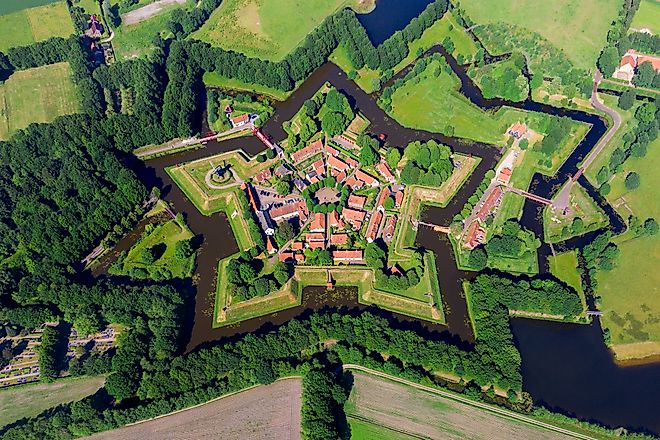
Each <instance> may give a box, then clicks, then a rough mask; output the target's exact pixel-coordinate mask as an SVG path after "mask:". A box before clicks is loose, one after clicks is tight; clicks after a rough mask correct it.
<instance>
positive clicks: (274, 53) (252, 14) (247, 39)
mask: <svg viewBox="0 0 660 440" xmlns="http://www.w3.org/2000/svg"><path fill="white" fill-rule="evenodd" d="M373 4H374V3H373V0H305V1H303V0H225V1H224V2H223V3H222V5H221V6H220V7H219V8H218V9H216V10H215V11H214V12H213V14H211V17H210V18H209V19H208V20H207V22H206V23H205V24H204V26H202V27H201V28H200V29H199V30H198V31H196V32H194V33H193V34H192V38H195V39H198V40H202V41H206V42H208V43H210V44H212V45H214V46H219V47H222V48H224V49H227V50H229V49H231V50H235V51H237V52H241V53H243V54H245V55H247V56H251V57H258V58H262V59H268V60H272V61H279V60H281V59H283V58H284V57H285V56H286V55H287V54H288V53H289V52H291V51H292V50H293V49H295V48H296V46H298V44H300V42H301V41H302V40H303V39H304V38H305V36H306V35H307V34H308V33H310V32H311V31H312V30H313V29H314V28H315V27H316V26H318V24H319V23H321V22H322V21H323V19H324V18H326V17H327V16H329V15H332V14H333V13H334V12H335V11H337V10H339V9H341V8H343V7H346V6H350V7H352V8H353V9H355V10H356V11H358V12H361V11H368V10H370V9H371V8H372V7H373Z"/></svg>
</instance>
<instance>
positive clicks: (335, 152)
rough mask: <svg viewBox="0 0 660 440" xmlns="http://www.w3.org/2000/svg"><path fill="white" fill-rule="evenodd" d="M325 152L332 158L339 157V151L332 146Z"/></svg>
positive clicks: (327, 146)
mask: <svg viewBox="0 0 660 440" xmlns="http://www.w3.org/2000/svg"><path fill="white" fill-rule="evenodd" d="M325 152H326V153H328V154H329V155H330V156H334V157H337V156H339V150H337V149H336V148H332V147H331V146H330V145H326V146H325Z"/></svg>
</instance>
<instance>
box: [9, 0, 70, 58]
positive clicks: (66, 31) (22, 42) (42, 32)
mask: <svg viewBox="0 0 660 440" xmlns="http://www.w3.org/2000/svg"><path fill="white" fill-rule="evenodd" d="M4 3H5V2H4V1H3V2H0V14H4V15H0V51H3V52H6V51H7V49H9V48H11V47H16V46H28V45H30V44H33V43H36V42H38V41H44V40H47V39H49V38H51V37H68V36H69V35H71V34H73V33H74V32H75V29H74V28H73V21H72V20H71V16H70V15H69V10H68V9H67V6H66V2H64V1H58V2H55V3H53V2H45V1H43V0H42V1H33V2H31V3H28V4H32V3H34V4H35V5H39V4H40V5H42V6H35V7H33V8H28V9H25V7H26V6H22V8H21V9H20V10H19V9H15V10H14V11H13V12H11V9H9V8H7V9H5V7H6V6H5V5H4ZM46 3H48V4H46ZM12 4H13V2H9V5H8V6H9V7H11V6H12ZM23 4H24V2H21V5H23Z"/></svg>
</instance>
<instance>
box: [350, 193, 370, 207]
mask: <svg viewBox="0 0 660 440" xmlns="http://www.w3.org/2000/svg"><path fill="white" fill-rule="evenodd" d="M366 202H367V198H366V197H364V196H357V195H355V194H351V195H350V196H348V206H350V207H351V208H355V209H362V208H364V204H365V203H366Z"/></svg>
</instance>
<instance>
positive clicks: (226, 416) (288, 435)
mask: <svg viewBox="0 0 660 440" xmlns="http://www.w3.org/2000/svg"><path fill="white" fill-rule="evenodd" d="M301 395H302V381H301V380H300V379H298V378H291V379H283V380H278V381H277V382H275V383H272V384H270V385H263V386H257V387H254V388H249V389H247V390H244V391H240V392H238V393H235V394H229V395H228V396H226V397H222V398H219V399H216V400H212V401H210V402H207V403H205V404H202V405H198V406H194V407H192V408H188V409H185V410H182V411H178V412H175V413H172V414H169V415H166V416H164V417H161V418H159V419H157V420H151V421H146V422H143V423H138V424H136V425H132V426H127V427H124V428H120V429H115V430H113V431H107V432H102V433H100V434H96V435H93V436H91V437H88V439H90V440H133V439H139V438H142V439H147V438H168V439H175V440H178V439H193V438H218V439H247V438H250V439H259V440H276V439H292V440H294V439H300V409H301Z"/></svg>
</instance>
